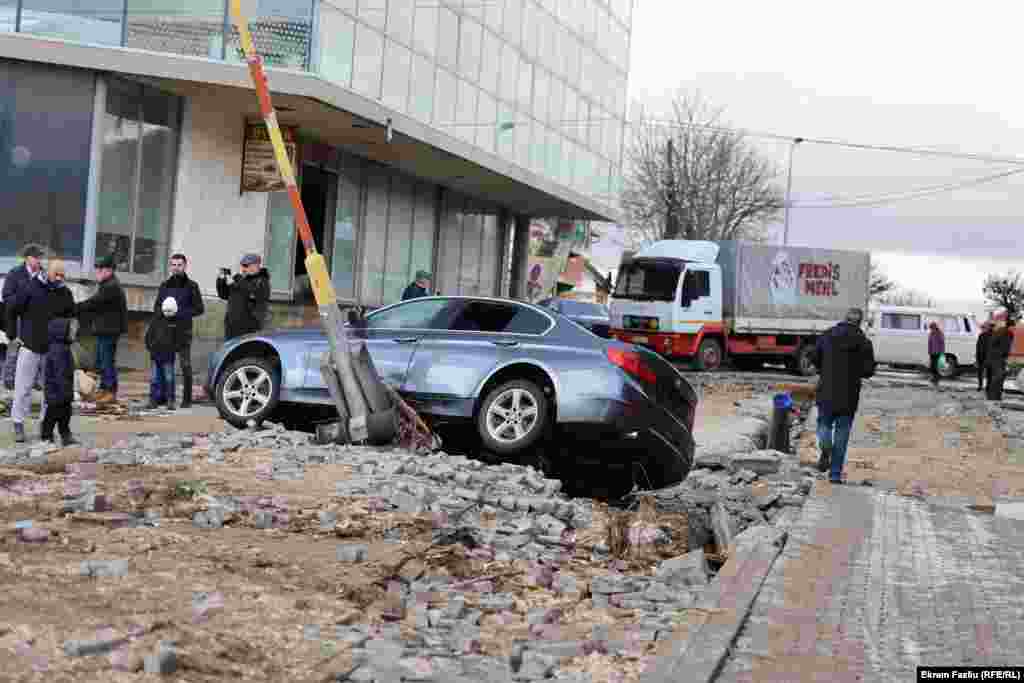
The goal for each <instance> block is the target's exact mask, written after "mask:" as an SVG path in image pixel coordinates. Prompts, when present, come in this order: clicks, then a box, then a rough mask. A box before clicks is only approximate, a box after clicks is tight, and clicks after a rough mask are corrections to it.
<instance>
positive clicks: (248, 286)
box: [217, 254, 270, 340]
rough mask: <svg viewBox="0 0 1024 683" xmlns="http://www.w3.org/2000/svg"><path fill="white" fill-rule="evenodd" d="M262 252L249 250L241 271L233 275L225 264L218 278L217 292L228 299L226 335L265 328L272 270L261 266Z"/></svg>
mask: <svg viewBox="0 0 1024 683" xmlns="http://www.w3.org/2000/svg"><path fill="white" fill-rule="evenodd" d="M262 263H263V259H262V257H260V256H259V254H246V255H245V256H243V257H242V259H241V261H240V262H239V265H240V266H241V269H242V272H241V273H239V274H237V275H235V277H234V279H231V271H230V270H229V269H228V268H222V269H221V272H220V277H218V278H217V296H219V297H220V298H221V299H223V300H224V301H227V302H228V310H227V312H226V313H225V314H224V338H225V339H226V340H227V339H234V338H235V337H241V336H242V335H244V334H251V333H253V332H258V331H259V330H261V329H262V328H263V323H264V321H265V320H266V317H267V310H268V307H269V304H270V273H269V272H268V271H267V269H266V268H263V267H262V265H261V264H262Z"/></svg>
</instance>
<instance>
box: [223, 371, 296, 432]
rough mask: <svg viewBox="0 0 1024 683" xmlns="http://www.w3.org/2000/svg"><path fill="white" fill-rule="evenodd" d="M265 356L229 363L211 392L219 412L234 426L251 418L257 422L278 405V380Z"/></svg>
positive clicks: (243, 425)
mask: <svg viewBox="0 0 1024 683" xmlns="http://www.w3.org/2000/svg"><path fill="white" fill-rule="evenodd" d="M278 376H279V375H278V372H277V369H276V368H275V367H274V363H273V362H271V361H270V360H269V359H267V358H261V357H253V358H243V359H241V360H239V361H236V362H234V363H232V364H231V365H229V366H228V368H227V369H226V370H225V371H224V372H222V373H221V375H220V377H219V378H218V380H217V386H216V389H215V390H214V396H215V398H216V401H217V411H218V412H219V413H220V416H221V417H222V418H224V419H225V420H226V421H227V422H229V423H230V424H232V425H234V426H235V427H239V428H242V427H245V426H246V425H247V424H248V423H249V421H250V420H252V421H254V422H255V423H256V424H259V423H260V422H262V421H263V420H265V419H267V418H268V417H269V416H270V415H271V413H273V412H274V409H275V408H277V402H278V397H279V396H280V394H281V383H280V380H279V379H278Z"/></svg>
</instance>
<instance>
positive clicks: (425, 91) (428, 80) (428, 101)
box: [409, 54, 437, 123]
mask: <svg viewBox="0 0 1024 683" xmlns="http://www.w3.org/2000/svg"><path fill="white" fill-rule="evenodd" d="M436 78H437V73H436V67H435V66H434V63H433V62H432V61H430V60H429V59H427V58H425V57H421V56H420V55H416V54H414V55H413V56H412V77H411V81H412V83H411V87H410V93H409V113H410V114H412V115H413V116H414V117H415V118H417V119H418V120H420V121H422V122H424V123H430V121H431V117H432V116H433V114H434V82H435V81H436Z"/></svg>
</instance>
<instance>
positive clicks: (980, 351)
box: [974, 320, 992, 391]
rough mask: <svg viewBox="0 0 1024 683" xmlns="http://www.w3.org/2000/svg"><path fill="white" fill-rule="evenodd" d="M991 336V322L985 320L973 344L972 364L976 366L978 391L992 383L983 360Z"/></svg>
mask: <svg viewBox="0 0 1024 683" xmlns="http://www.w3.org/2000/svg"><path fill="white" fill-rule="evenodd" d="M991 338H992V323H991V322H989V321H988V320H986V321H985V322H984V323H982V325H981V334H979V335H978V341H977V342H976V343H975V345H974V365H975V367H976V368H978V391H984V389H985V387H987V386H988V385H989V384H991V383H992V373H991V372H990V371H989V369H988V364H987V363H986V362H985V356H986V355H987V354H988V342H989V340H990V339H991Z"/></svg>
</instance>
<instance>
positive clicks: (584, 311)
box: [562, 299, 608, 317]
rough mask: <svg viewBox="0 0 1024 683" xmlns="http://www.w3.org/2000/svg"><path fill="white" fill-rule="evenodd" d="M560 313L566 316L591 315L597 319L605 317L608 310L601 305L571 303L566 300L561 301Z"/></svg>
mask: <svg viewBox="0 0 1024 683" xmlns="http://www.w3.org/2000/svg"><path fill="white" fill-rule="evenodd" d="M562 313H565V314H566V315H592V316H597V317H606V316H607V315H608V309H606V308H605V307H604V306H602V305H601V304H592V303H588V302H586V301H572V300H570V299H566V300H564V301H562Z"/></svg>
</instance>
